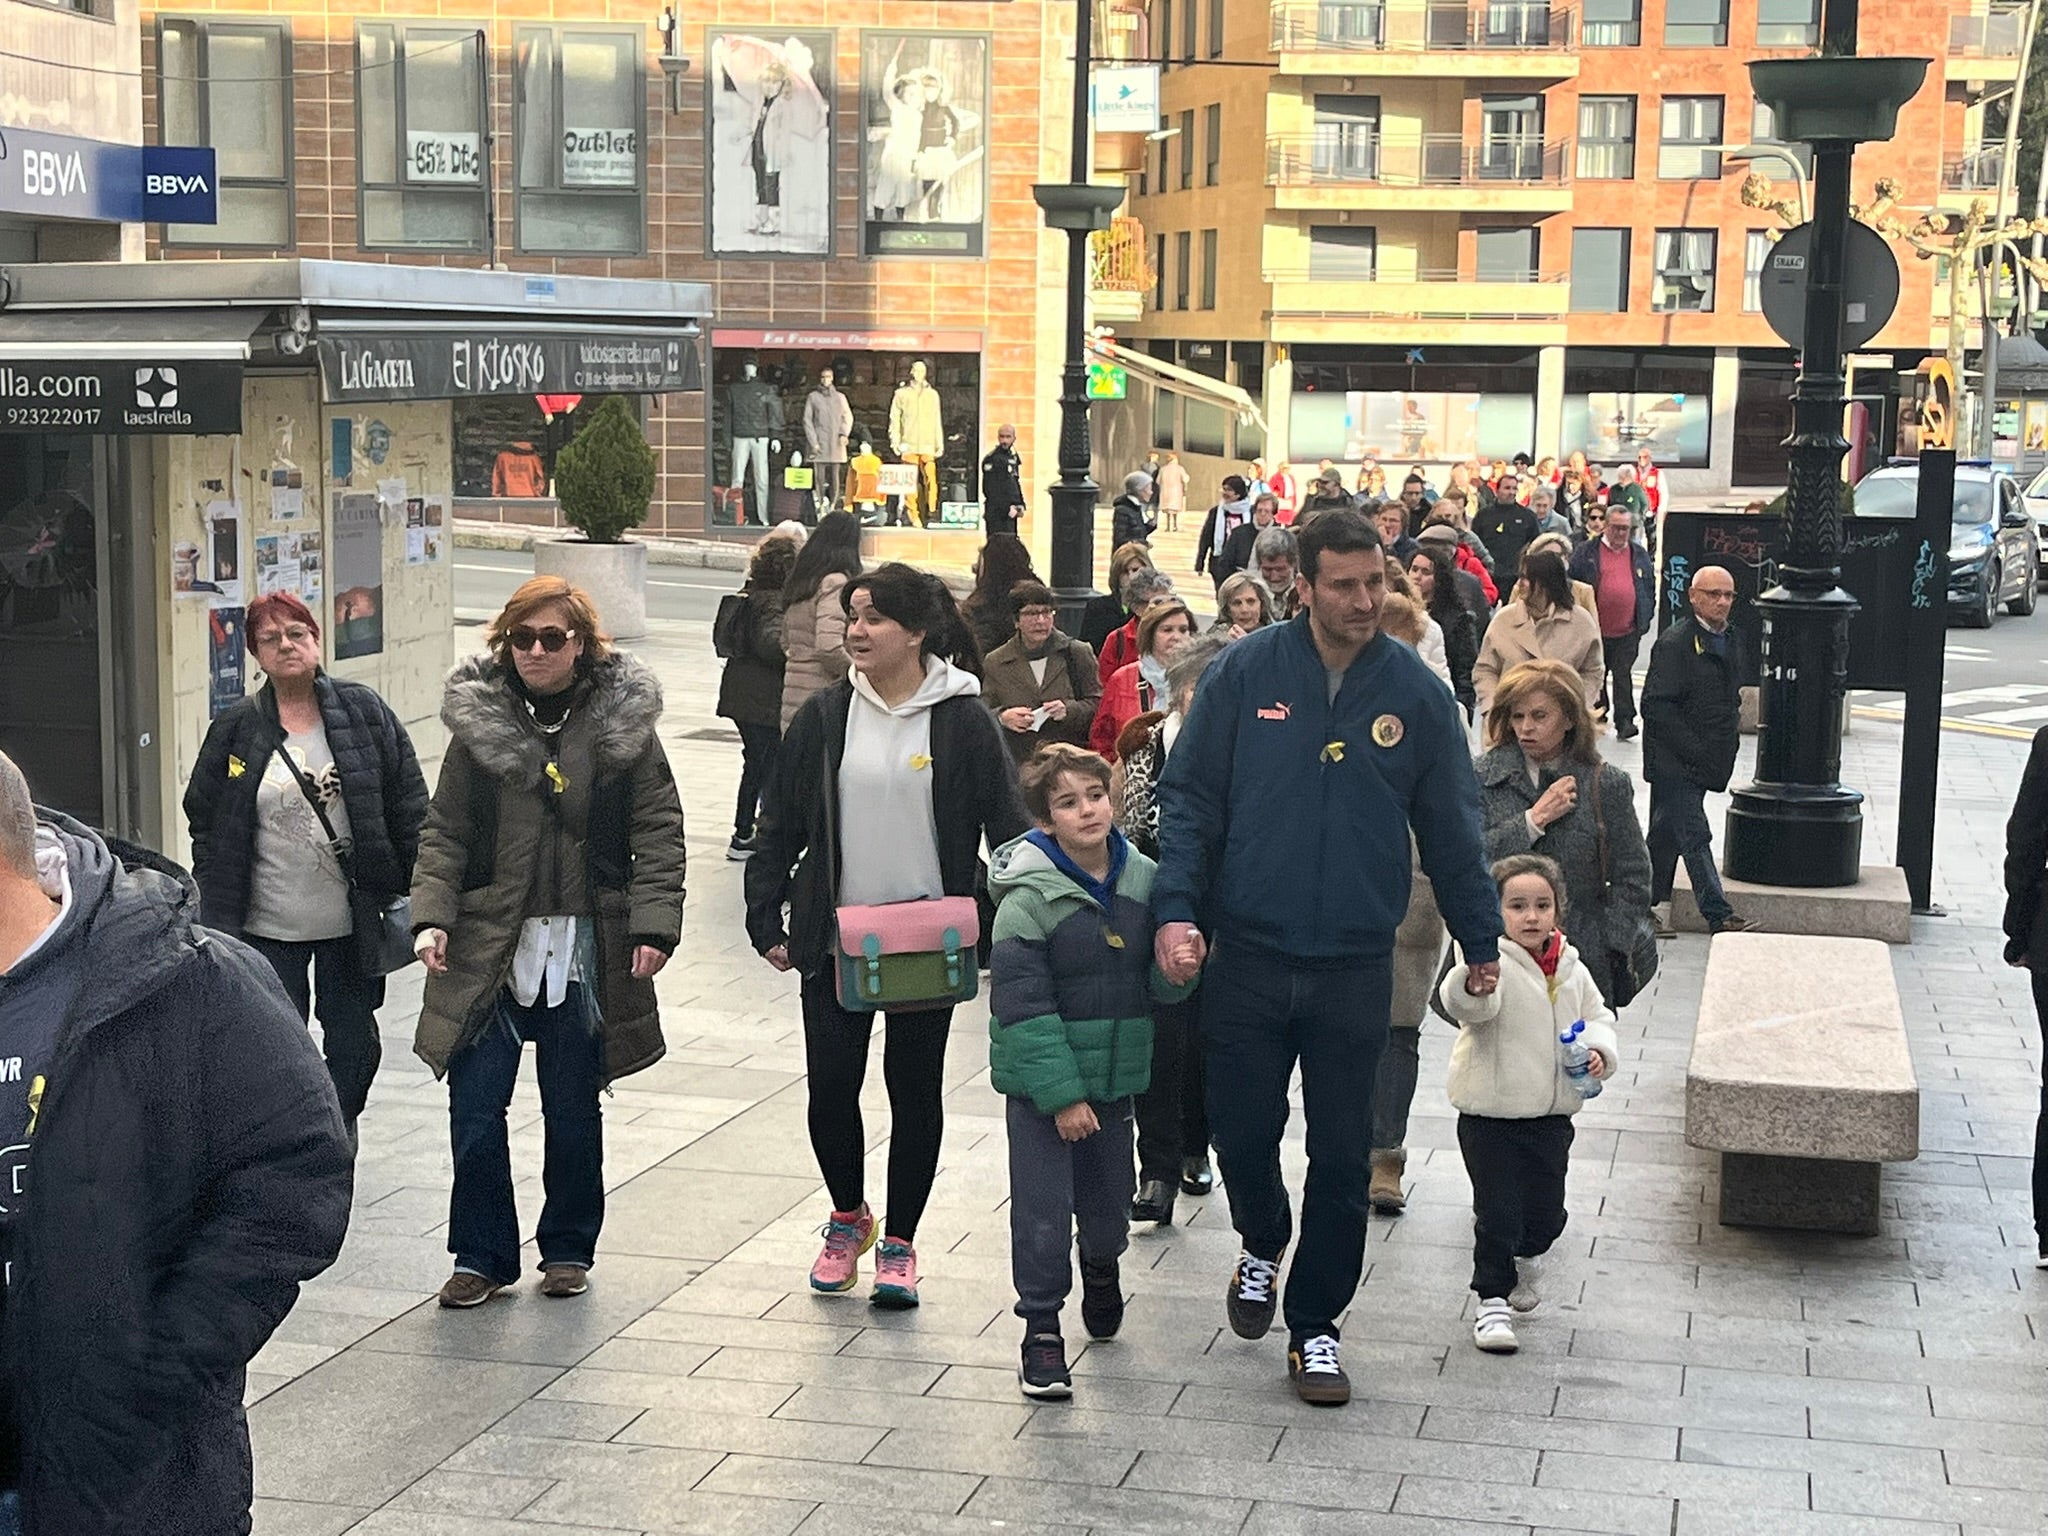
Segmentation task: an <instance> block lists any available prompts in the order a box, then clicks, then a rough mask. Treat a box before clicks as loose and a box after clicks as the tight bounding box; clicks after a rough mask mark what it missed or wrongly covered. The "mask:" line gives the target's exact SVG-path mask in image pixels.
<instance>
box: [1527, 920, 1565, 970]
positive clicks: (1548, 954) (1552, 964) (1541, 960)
mask: <svg viewBox="0 0 2048 1536" xmlns="http://www.w3.org/2000/svg"><path fill="white" fill-rule="evenodd" d="M1522 952H1523V953H1524V954H1526V955H1527V956H1528V957H1529V958H1530V959H1531V960H1534V961H1535V962H1536V964H1537V967H1538V968H1539V969H1540V970H1541V971H1542V972H1543V974H1544V975H1545V976H1548V977H1551V978H1552V979H1553V980H1554V979H1555V978H1556V976H1557V962H1558V961H1560V960H1562V959H1563V958H1564V930H1563V929H1561V928H1554V929H1552V930H1551V934H1550V937H1549V938H1548V939H1546V940H1544V941H1543V947H1542V948H1541V949H1531V948H1529V946H1528V945H1526V944H1524V945H1523V946H1522Z"/></svg>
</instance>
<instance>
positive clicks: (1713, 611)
mask: <svg viewBox="0 0 2048 1536" xmlns="http://www.w3.org/2000/svg"><path fill="white" fill-rule="evenodd" d="M1686 595H1687V597H1688V598H1689V599H1690V601H1691V603H1692V613H1691V614H1690V615H1689V616H1688V617H1686V618H1683V619H1680V620H1679V621H1678V622H1677V623H1675V624H1673V625H1672V626H1671V627H1670V628H1669V629H1667V630H1665V631H1664V633H1663V634H1662V635H1660V636H1659V637H1658V639H1657V643H1656V645H1655V646H1654V647H1652V649H1651V651H1650V675H1649V677H1648V679H1647V680H1646V681H1645V682H1644V684H1643V727H1644V730H1645V731H1646V732H1647V734H1646V735H1645V736H1644V738H1643V777H1644V778H1645V779H1647V780H1649V783H1650V831H1649V836H1648V842H1649V844H1650V903H1651V905H1652V906H1654V905H1656V904H1657V903H1658V902H1660V901H1669V900H1670V899H1671V884H1672V880H1673V878H1674V876H1675V875H1676V874H1677V872H1678V861H1679V860H1680V859H1681V858H1682V859H1684V860H1685V868H1686V873H1687V874H1689V875H1690V876H1691V877H1692V893H1693V900H1694V901H1695V902H1696V903H1698V905H1699V909H1700V916H1701V917H1703V918H1705V919H1706V920H1707V927H1708V928H1709V929H1711V930H1712V931H1713V932H1715V933H1741V932H1743V931H1744V930H1746V929H1748V928H1750V927H1752V926H1754V925H1753V924H1752V923H1751V922H1750V921H1749V919H1748V918H1746V917H1738V916H1737V915H1736V913H1735V909H1734V908H1733V907H1731V906H1730V905H1729V904H1728V897H1727V895H1726V894H1725V893H1724V892H1723V891H1722V889H1721V872H1720V871H1719V870H1718V869H1716V868H1715V867H1714V829H1713V826H1712V824H1711V823H1710V822H1708V820H1707V809H1706V798H1707V792H1708V791H1709V790H1712V791H1714V792H1715V793H1719V792H1720V791H1721V790H1724V789H1726V788H1727V787H1728V776H1729V775H1730V774H1731V773H1733V772H1734V771H1735V748H1736V742H1737V738H1738V737H1739V736H1740V735H1741V730H1742V724H1741V722H1742V650H1741V647H1742V640H1741V637H1740V636H1738V635H1737V634H1736V633H1735V631H1734V630H1733V629H1732V628H1731V627H1730V626H1729V623H1728V616H1729V614H1730V613H1732V612H1733V611H1734V609H1735V578H1734V577H1733V576H1731V575H1729V574H1728V572H1727V571H1726V570H1724V569H1723V568H1722V567H1720V566H1718V565H1704V566H1701V567H1700V569H1699V570H1698V571H1697V572H1696V573H1694V575H1693V579H1692V585H1691V586H1690V587H1689V588H1688V589H1687V592H1686ZM1663 932H1664V933H1665V934H1668V933H1669V932H1670V928H1669V925H1668V924H1667V925H1666V927H1665V928H1664V930H1663Z"/></svg>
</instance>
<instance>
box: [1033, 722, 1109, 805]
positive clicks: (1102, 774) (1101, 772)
mask: <svg viewBox="0 0 2048 1536" xmlns="http://www.w3.org/2000/svg"><path fill="white" fill-rule="evenodd" d="M1066 773H1071V774H1073V775H1074V776H1075V777H1076V778H1080V779H1086V780H1088V781H1089V782H1091V783H1095V784H1100V785H1101V786H1102V787H1103V788H1104V789H1108V788H1109V785H1110V769H1109V760H1108V759H1107V758H1104V757H1101V756H1098V755H1097V754H1096V753H1093V752H1090V751H1089V750H1088V749H1087V748H1085V747H1077V746H1075V745H1074V744H1073V743H1072V742H1068V741H1049V742H1047V743H1046V744H1045V745H1044V746H1042V747H1040V748H1039V749H1038V750H1037V751H1036V752H1034V753H1032V754H1031V756H1030V758H1029V759H1027V760H1026V762H1025V764H1024V766H1023V767H1022V768H1020V769H1018V770H1017V787H1018V788H1019V789H1021V790H1022V791H1023V792H1024V809H1025V810H1027V811H1029V812H1030V813H1031V819H1032V820H1033V821H1036V822H1039V823H1041V824H1042V823H1045V822H1049V821H1051V820H1052V796H1053V791H1054V790H1055V789H1057V788H1058V787H1059V782H1060V775H1061V774H1066Z"/></svg>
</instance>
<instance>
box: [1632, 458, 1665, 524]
mask: <svg viewBox="0 0 2048 1536" xmlns="http://www.w3.org/2000/svg"><path fill="white" fill-rule="evenodd" d="M1636 484H1637V485H1640V486H1641V487H1642V488H1643V495H1644V496H1646V497H1648V498H1649V502H1650V516H1651V517H1653V518H1656V517H1662V516H1663V515H1664V474H1663V471H1662V470H1660V469H1658V468H1657V461H1656V459H1655V458H1653V457H1652V456H1651V454H1650V450H1649V449H1647V448H1639V449H1637V450H1636Z"/></svg>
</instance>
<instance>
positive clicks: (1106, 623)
mask: <svg viewBox="0 0 2048 1536" xmlns="http://www.w3.org/2000/svg"><path fill="white" fill-rule="evenodd" d="M1130 622H1131V616H1130V615H1129V614H1128V613H1126V612H1124V605H1123V600H1122V599H1121V598H1119V597H1118V596H1117V595H1116V594H1115V593H1114V592H1105V593H1103V594H1102V596H1100V597H1091V598H1089V599H1088V606H1087V607H1085V608H1083V609H1082V610H1081V626H1080V629H1079V631H1078V632H1077V633H1076V634H1075V636H1074V638H1075V639H1076V640H1080V641H1082V642H1084V643H1085V644H1086V645H1087V647H1088V649H1089V650H1091V651H1093V652H1095V654H1096V655H1098V656H1099V655H1101V654H1102V646H1103V642H1104V641H1106V640H1108V639H1109V637H1110V636H1111V635H1113V634H1115V633H1116V632H1117V631H1118V630H1120V629H1122V628H1123V627H1124V626H1125V625H1126V624H1128V623H1130Z"/></svg>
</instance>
